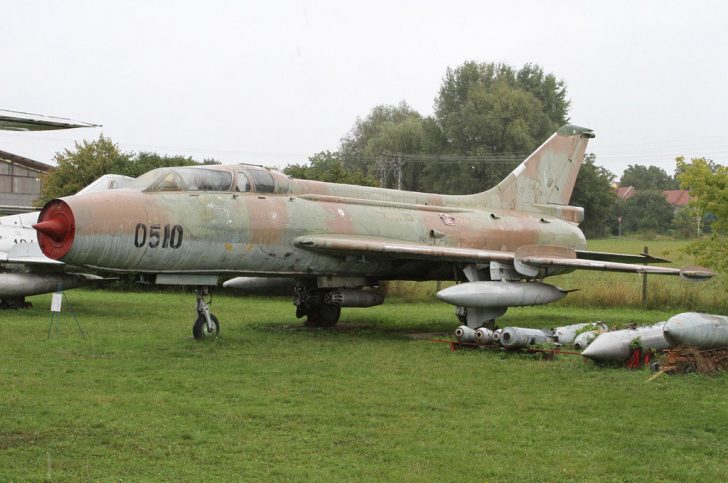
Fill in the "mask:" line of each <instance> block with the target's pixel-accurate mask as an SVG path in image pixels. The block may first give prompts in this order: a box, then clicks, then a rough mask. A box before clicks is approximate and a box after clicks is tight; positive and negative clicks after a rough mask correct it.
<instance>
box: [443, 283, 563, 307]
mask: <svg viewBox="0 0 728 483" xmlns="http://www.w3.org/2000/svg"><path fill="white" fill-rule="evenodd" d="M566 293H567V292H565V291H564V290H562V289H560V288H559V287H555V286H553V285H549V284H546V283H541V282H466V283H461V284H458V285H453V286H452V287H448V288H445V289H443V290H440V291H439V292H437V298H439V299H440V300H442V301H444V302H447V303H449V304H452V305H458V306H461V307H480V308H489V307H523V306H527V305H541V304H548V303H550V302H554V301H556V300H559V299H561V298H563V297H564V295H566Z"/></svg>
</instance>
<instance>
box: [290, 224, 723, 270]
mask: <svg viewBox="0 0 728 483" xmlns="http://www.w3.org/2000/svg"><path fill="white" fill-rule="evenodd" d="M294 245H295V246H296V247H298V248H301V249H304V250H310V251H313V252H317V253H321V254H324V255H330V256H347V255H362V256H365V257H370V258H389V259H395V258H398V259H408V260H432V261H438V262H461V263H487V262H499V263H505V264H512V265H514V267H515V268H516V270H517V271H518V272H520V273H521V274H523V275H526V276H530V277H533V276H535V275H534V270H536V271H537V269H541V268H544V269H548V268H551V267H553V268H564V269H572V270H577V269H580V270H598V271H611V272H631V273H651V274H658V275H676V276H680V277H681V278H684V279H686V280H691V281H698V280H706V279H708V278H710V277H712V276H713V272H711V271H710V270H708V269H706V268H703V267H696V266H691V267H685V268H673V267H653V266H649V265H645V264H635V263H624V262H617V261H609V260H610V259H612V260H614V259H618V260H635V259H639V260H644V262H645V263H657V260H660V261H662V260H661V259H652V257H644V256H643V255H639V256H638V255H620V254H611V253H610V254H603V255H608V256H603V257H599V258H603V259H593V258H581V257H580V255H581V254H600V252H578V251H576V250H573V249H571V248H566V247H558V246H543V245H528V246H523V247H520V248H519V249H518V250H516V252H501V251H492V250H481V249H478V248H461V247H449V246H444V245H429V244H426V243H418V242H410V241H402V240H394V239H390V238H380V237H367V236H356V235H310V236H301V237H298V238H296V240H295V241H294ZM592 256H593V257H594V258H596V257H597V256H596V255H592ZM645 258H647V259H646V260H645ZM604 259H606V260H604Z"/></svg>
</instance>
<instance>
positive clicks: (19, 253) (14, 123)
mask: <svg viewBox="0 0 728 483" xmlns="http://www.w3.org/2000/svg"><path fill="white" fill-rule="evenodd" d="M96 126H97V125H96V124H90V123H85V122H78V121H71V120H69V119H63V118H58V117H48V116H41V115H37V114H28V113H24V112H16V111H7V110H0V130H4V131H47V130H57V129H71V128H77V127H96ZM124 178H126V179H130V178H128V177H126V176H120V177H114V176H105V177H103V178H102V179H99V180H97V181H95V182H94V183H93V184H91V185H89V186H88V187H86V188H85V189H84V190H82V191H81V193H85V192H91V191H98V190H101V189H110V188H111V187H114V186H120V185H121V183H122V182H124ZM39 213H40V212H39V211H35V212H31V213H23V214H19V215H10V216H3V217H0V308H20V307H24V306H25V297H26V296H29V295H37V294H41V293H48V292H53V291H55V290H57V289H58V287H59V286H60V287H63V288H75V287H79V286H81V285H86V284H88V283H90V282H91V281H93V280H98V279H101V277H99V276H96V275H91V274H86V273H73V271H72V270H71V271H68V267H66V266H64V264H63V263H60V262H58V261H56V260H51V259H49V258H47V257H45V256H44V255H43V253H42V252H41V251H40V248H39V247H38V244H37V243H36V238H37V237H36V232H35V230H33V228H31V225H33V224H34V223H36V221H37V220H38V215H39Z"/></svg>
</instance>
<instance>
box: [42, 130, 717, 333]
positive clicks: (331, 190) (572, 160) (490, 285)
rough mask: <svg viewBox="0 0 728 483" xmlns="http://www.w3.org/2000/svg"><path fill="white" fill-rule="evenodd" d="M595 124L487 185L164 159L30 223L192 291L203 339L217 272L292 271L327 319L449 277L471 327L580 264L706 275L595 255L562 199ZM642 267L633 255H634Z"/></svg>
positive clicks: (312, 311)
mask: <svg viewBox="0 0 728 483" xmlns="http://www.w3.org/2000/svg"><path fill="white" fill-rule="evenodd" d="M592 137H594V135H593V133H592V131H591V130H589V129H585V128H582V127H578V126H574V125H566V126H563V127H562V128H560V129H559V130H558V131H557V132H556V133H555V134H553V135H552V136H551V137H550V138H549V139H548V140H547V141H546V142H545V143H544V144H543V145H541V146H540V147H539V148H538V149H537V150H536V151H535V152H534V153H533V154H531V155H530V156H529V157H528V158H527V159H526V160H525V161H524V162H523V163H521V164H520V165H519V166H518V167H517V168H516V169H515V170H514V171H513V172H512V173H511V174H510V175H508V176H507V177H506V178H505V179H504V180H503V181H502V182H500V183H499V184H498V185H496V186H495V187H493V188H492V189H490V190H487V191H484V192H482V193H477V194H472V195H462V196H455V195H439V194H427V193H416V192H407V191H397V190H390V189H383V188H371V187H363V186H353V185H343V184H335V183H324V182H318V181H308V180H297V179H291V178H289V177H287V176H285V175H284V174H282V173H279V172H277V171H272V170H268V169H264V168H262V167H257V166H251V165H227V166H225V165H217V166H204V167H203V166H201V167H179V168H161V169H156V170H153V171H150V172H148V173H146V174H144V175H142V176H140V177H139V178H137V179H136V180H135V181H134V182H132V183H131V184H129V185H128V186H127V187H126V188H125V189H121V190H115V191H111V192H106V193H91V194H84V195H78V196H69V197H65V198H62V199H57V200H52V201H50V202H49V203H47V204H46V205H45V207H44V208H43V210H42V211H41V215H40V218H39V221H38V223H37V224H36V225H34V227H35V228H36V230H38V241H39V244H40V246H41V249H42V250H43V253H44V254H45V255H47V256H48V257H50V258H53V259H55V260H60V261H64V262H66V263H69V264H73V265H78V266H82V267H87V268H90V269H93V270H102V271H108V272H116V273H136V274H141V275H142V276H144V277H145V278H146V279H148V280H150V281H154V282H155V283H157V284H175V285H195V286H198V287H200V289H199V290H198V293H197V311H198V316H197V320H196V321H195V323H194V326H193V334H194V335H195V337H198V338H200V337H205V336H207V335H213V334H217V333H218V330H219V324H218V321H217V319H216V317H215V316H214V315H212V314H211V313H210V311H209V306H208V304H207V303H206V300H205V294H206V293H207V290H208V288H209V287H212V286H215V285H216V284H217V282H218V277H220V276H229V275H236V276H237V275H239V276H248V277H289V278H293V279H295V280H296V287H295V299H294V302H295V305H296V307H297V309H296V315H297V316H298V317H304V316H305V317H306V318H307V324H309V325H333V324H335V323H336V322H337V321H338V319H339V316H340V312H341V307H369V306H373V305H378V304H381V303H382V301H383V296H382V294H381V293H380V292H379V291H377V287H378V285H379V283H380V281H382V280H395V279H399V280H455V281H457V282H462V283H459V284H458V285H456V286H454V287H451V288H448V289H446V290H443V291H442V292H440V293H439V294H438V296H439V297H440V298H441V299H443V300H445V301H447V302H449V303H452V304H455V305H457V306H458V311H457V314H458V317H459V318H460V319H461V320H463V321H465V322H466V323H467V325H468V326H470V327H473V328H475V327H480V326H482V325H488V324H492V323H493V322H494V319H495V318H497V317H500V316H501V315H502V314H503V313H505V311H506V309H507V308H508V307H509V306H520V305H537V304H545V303H549V302H551V301H553V300H556V299H558V298H561V297H562V296H563V295H564V294H565V292H564V291H563V290H561V289H559V288H557V287H554V286H552V285H547V284H545V283H543V281H542V280H543V279H544V278H545V277H547V276H550V275H556V274H561V273H565V272H569V271H572V270H575V269H586V270H610V271H624V272H645V273H655V274H666V275H681V276H683V277H684V278H688V279H704V278H707V277H710V276H711V275H712V274H711V273H710V272H709V271H707V270H706V269H701V268H691V269H683V270H680V269H676V268H664V267H652V266H649V265H647V264H648V263H654V262H660V261H664V260H661V259H655V258H651V257H649V256H647V255H622V254H612V253H601V252H592V251H587V250H586V240H585V238H584V235H583V233H582V232H581V230H579V228H578V224H579V222H580V221H582V219H583V209H582V208H579V207H574V206H568V203H569V199H570V197H571V193H572V190H573V188H574V183H575V181H576V176H577V173H578V171H579V167H580V165H581V163H582V160H583V157H584V152H585V149H586V145H587V142H588V140H589V138H592ZM636 262H639V263H636Z"/></svg>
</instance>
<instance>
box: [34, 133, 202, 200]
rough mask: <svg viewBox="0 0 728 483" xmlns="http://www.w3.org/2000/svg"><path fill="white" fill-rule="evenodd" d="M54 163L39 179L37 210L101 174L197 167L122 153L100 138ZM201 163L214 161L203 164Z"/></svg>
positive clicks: (173, 159) (184, 159)
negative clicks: (40, 181) (166, 167)
mask: <svg viewBox="0 0 728 483" xmlns="http://www.w3.org/2000/svg"><path fill="white" fill-rule="evenodd" d="M54 159H55V161H56V167H55V168H53V169H52V170H51V171H49V172H47V173H45V174H43V175H42V188H41V193H40V197H39V198H38V199H37V200H36V204H37V205H38V206H42V205H43V204H45V203H46V202H48V201H50V200H52V199H54V198H60V197H62V196H68V195H72V194H75V193H77V192H78V191H80V190H81V189H82V188H84V187H85V186H87V185H89V184H91V183H92V182H93V181H95V180H96V179H98V178H100V177H101V176H103V175H105V174H121V175H125V176H132V177H137V176H139V175H141V174H143V173H146V172H147V171H149V170H151V169H154V168H160V167H165V166H189V165H195V164H198V163H196V162H195V160H193V159H192V158H189V157H183V156H162V155H159V154H156V153H146V152H142V153H138V154H134V153H131V152H127V153H124V152H122V151H121V150H120V149H119V145H118V144H115V143H114V142H113V141H111V139H109V138H107V137H105V136H104V135H103V134H101V135H100V136H99V138H98V139H96V140H94V141H86V140H84V141H82V142H80V143H79V142H77V143H76V144H75V148H74V149H66V150H64V151H63V152H62V153H56V155H55V158H54ZM205 163H207V164H209V163H216V161H214V160H205Z"/></svg>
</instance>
